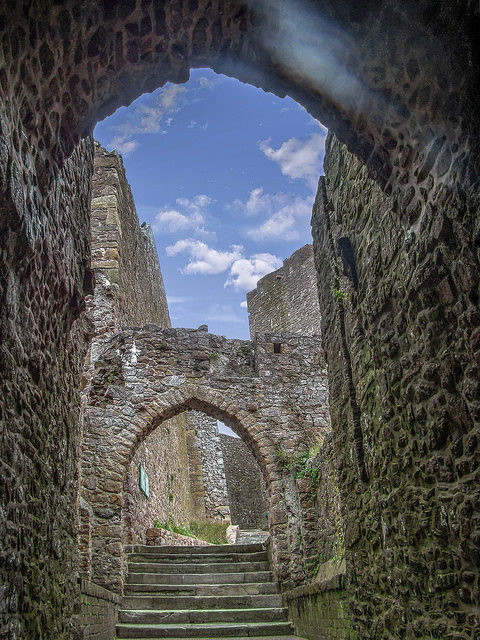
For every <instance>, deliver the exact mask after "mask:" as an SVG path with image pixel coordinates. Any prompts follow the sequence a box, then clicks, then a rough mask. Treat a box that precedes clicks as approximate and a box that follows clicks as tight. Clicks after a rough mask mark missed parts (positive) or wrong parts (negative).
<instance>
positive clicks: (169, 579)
mask: <svg viewBox="0 0 480 640" xmlns="http://www.w3.org/2000/svg"><path fill="white" fill-rule="evenodd" d="M129 575H135V576H136V578H135V581H136V584H139V583H140V581H142V582H141V583H142V584H175V585H201V584H203V585H207V584H213V585H218V584H227V583H228V584H252V583H258V584H263V583H265V582H270V581H271V580H272V572H271V571H235V572H232V573H211V572H210V573H155V572H150V571H145V572H142V571H141V572H138V573H137V572H135V573H134V572H132V573H129ZM150 580H151V581H152V582H149V581H150Z"/></svg>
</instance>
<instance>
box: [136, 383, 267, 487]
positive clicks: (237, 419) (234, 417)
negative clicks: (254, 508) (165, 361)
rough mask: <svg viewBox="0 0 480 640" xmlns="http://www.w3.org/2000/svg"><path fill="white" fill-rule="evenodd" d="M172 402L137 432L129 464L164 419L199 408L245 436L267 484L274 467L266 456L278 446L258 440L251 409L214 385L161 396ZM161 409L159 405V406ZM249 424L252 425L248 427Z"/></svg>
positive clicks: (244, 439) (245, 440) (244, 438)
mask: <svg viewBox="0 0 480 640" xmlns="http://www.w3.org/2000/svg"><path fill="white" fill-rule="evenodd" d="M165 401H167V402H171V404H169V406H168V407H167V408H164V409H163V410H162V411H161V413H159V414H158V415H157V417H156V418H154V419H153V420H151V422H150V423H148V424H147V425H146V427H145V429H144V430H142V432H141V433H139V434H138V436H137V439H136V441H135V442H134V443H133V445H132V449H131V451H130V456H129V459H128V462H127V467H128V465H129V464H130V462H131V460H132V458H133V456H134V455H135V451H136V450H137V448H138V446H139V445H140V443H141V442H142V441H143V440H145V438H147V437H148V436H149V435H150V434H151V433H152V432H153V431H154V430H155V429H156V428H157V427H158V426H159V425H160V424H161V423H162V422H165V421H166V420H169V419H170V418H173V417H175V416H177V415H179V414H181V413H183V412H184V411H200V412H201V413H204V414H206V415H207V416H210V417H211V418H215V419H217V420H220V421H221V422H223V423H224V424H226V425H227V426H228V427H230V428H231V429H232V431H234V432H235V433H236V434H237V435H238V436H239V437H240V438H242V440H243V441H244V442H245V443H246V444H247V446H248V448H249V450H250V451H251V453H252V454H253V456H254V457H255V460H256V461H257V462H258V465H259V467H260V469H261V471H262V474H263V477H264V480H265V484H266V485H267V487H268V481H269V476H270V475H271V470H272V467H271V465H268V462H267V460H270V459H271V458H272V456H274V455H275V446H274V444H273V443H272V442H270V441H269V439H268V438H267V439H266V440H265V439H264V440H262V442H261V443H260V442H259V439H258V435H257V434H256V433H255V432H254V431H252V429H251V427H252V426H254V424H255V422H253V424H252V420H251V419H250V418H251V413H250V412H249V411H248V410H246V409H245V408H242V407H240V406H237V405H236V404H235V402H234V401H233V399H232V398H231V397H230V395H227V394H220V393H219V392H215V391H212V390H211V389H203V388H198V387H197V388H194V389H193V388H190V389H188V393H187V396H186V397H185V398H184V400H183V401H182V400H180V398H179V394H178V393H177V392H176V391H174V392H170V393H169V394H167V396H166V397H165V396H163V397H162V405H163V403H164V402H165ZM159 409H160V407H159ZM249 427H250V428H249Z"/></svg>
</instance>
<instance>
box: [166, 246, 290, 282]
mask: <svg viewBox="0 0 480 640" xmlns="http://www.w3.org/2000/svg"><path fill="white" fill-rule="evenodd" d="M166 252H167V255H168V256H170V257H171V256H176V255H178V254H180V253H185V254H187V255H188V257H189V262H188V263H187V265H186V266H185V267H184V268H183V269H182V273H184V274H187V275H197V274H202V275H215V274H218V273H223V272H225V271H228V278H227V280H226V281H225V284H224V287H229V286H232V287H234V288H235V289H236V290H237V291H250V290H251V289H254V288H255V285H256V284H257V282H258V280H260V278H263V276H265V275H267V273H270V272H271V271H275V269H278V268H279V267H280V266H281V265H282V261H281V260H280V258H278V257H277V256H274V255H272V254H271V253H257V254H254V255H252V256H250V258H246V257H245V256H244V255H243V247H242V246H241V245H236V244H234V245H232V246H231V247H230V248H229V249H228V250H226V251H219V250H218V249H212V248H211V247H209V246H208V245H207V244H206V243H205V242H201V241H200V240H193V239H192V238H186V239H185V240H178V242H175V244H173V245H170V246H169V247H167V248H166Z"/></svg>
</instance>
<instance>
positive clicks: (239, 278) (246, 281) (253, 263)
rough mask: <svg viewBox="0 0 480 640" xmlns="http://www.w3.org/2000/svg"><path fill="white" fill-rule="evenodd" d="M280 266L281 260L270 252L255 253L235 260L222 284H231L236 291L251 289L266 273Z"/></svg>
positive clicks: (226, 285)
mask: <svg viewBox="0 0 480 640" xmlns="http://www.w3.org/2000/svg"><path fill="white" fill-rule="evenodd" d="M281 266H282V261H281V260H280V258H277V256H274V255H272V254H271V253H257V254H255V255H253V256H251V257H250V258H240V259H239V260H235V262H233V264H232V266H231V267H230V272H229V276H228V279H227V281H226V282H225V284H224V286H225V287H228V286H230V285H231V286H233V287H234V288H235V289H236V290H237V291H251V290H252V289H255V286H256V284H257V282H258V281H259V280H260V278H263V276H266V275H267V273H271V272H272V271H275V269H278V268H279V267H281Z"/></svg>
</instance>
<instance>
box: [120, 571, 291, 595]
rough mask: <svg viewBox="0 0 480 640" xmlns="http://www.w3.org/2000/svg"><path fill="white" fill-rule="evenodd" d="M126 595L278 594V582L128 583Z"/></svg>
mask: <svg viewBox="0 0 480 640" xmlns="http://www.w3.org/2000/svg"><path fill="white" fill-rule="evenodd" d="M131 575H132V576H133V577H139V578H143V577H145V576H147V577H153V578H157V577H158V576H157V575H156V574H154V573H153V574H152V573H143V574H142V573H135V574H131ZM124 592H125V595H126V596H128V595H135V594H141V593H149V594H152V595H158V596H160V595H164V596H168V595H170V596H174V597H178V596H254V595H267V594H270V593H278V592H279V588H278V584H277V583H276V582H248V583H243V584H206V585H205V584H186V585H185V584H157V583H155V582H154V583H151V582H148V581H145V582H138V583H137V582H136V581H134V582H127V583H126V584H125V589H124Z"/></svg>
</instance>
